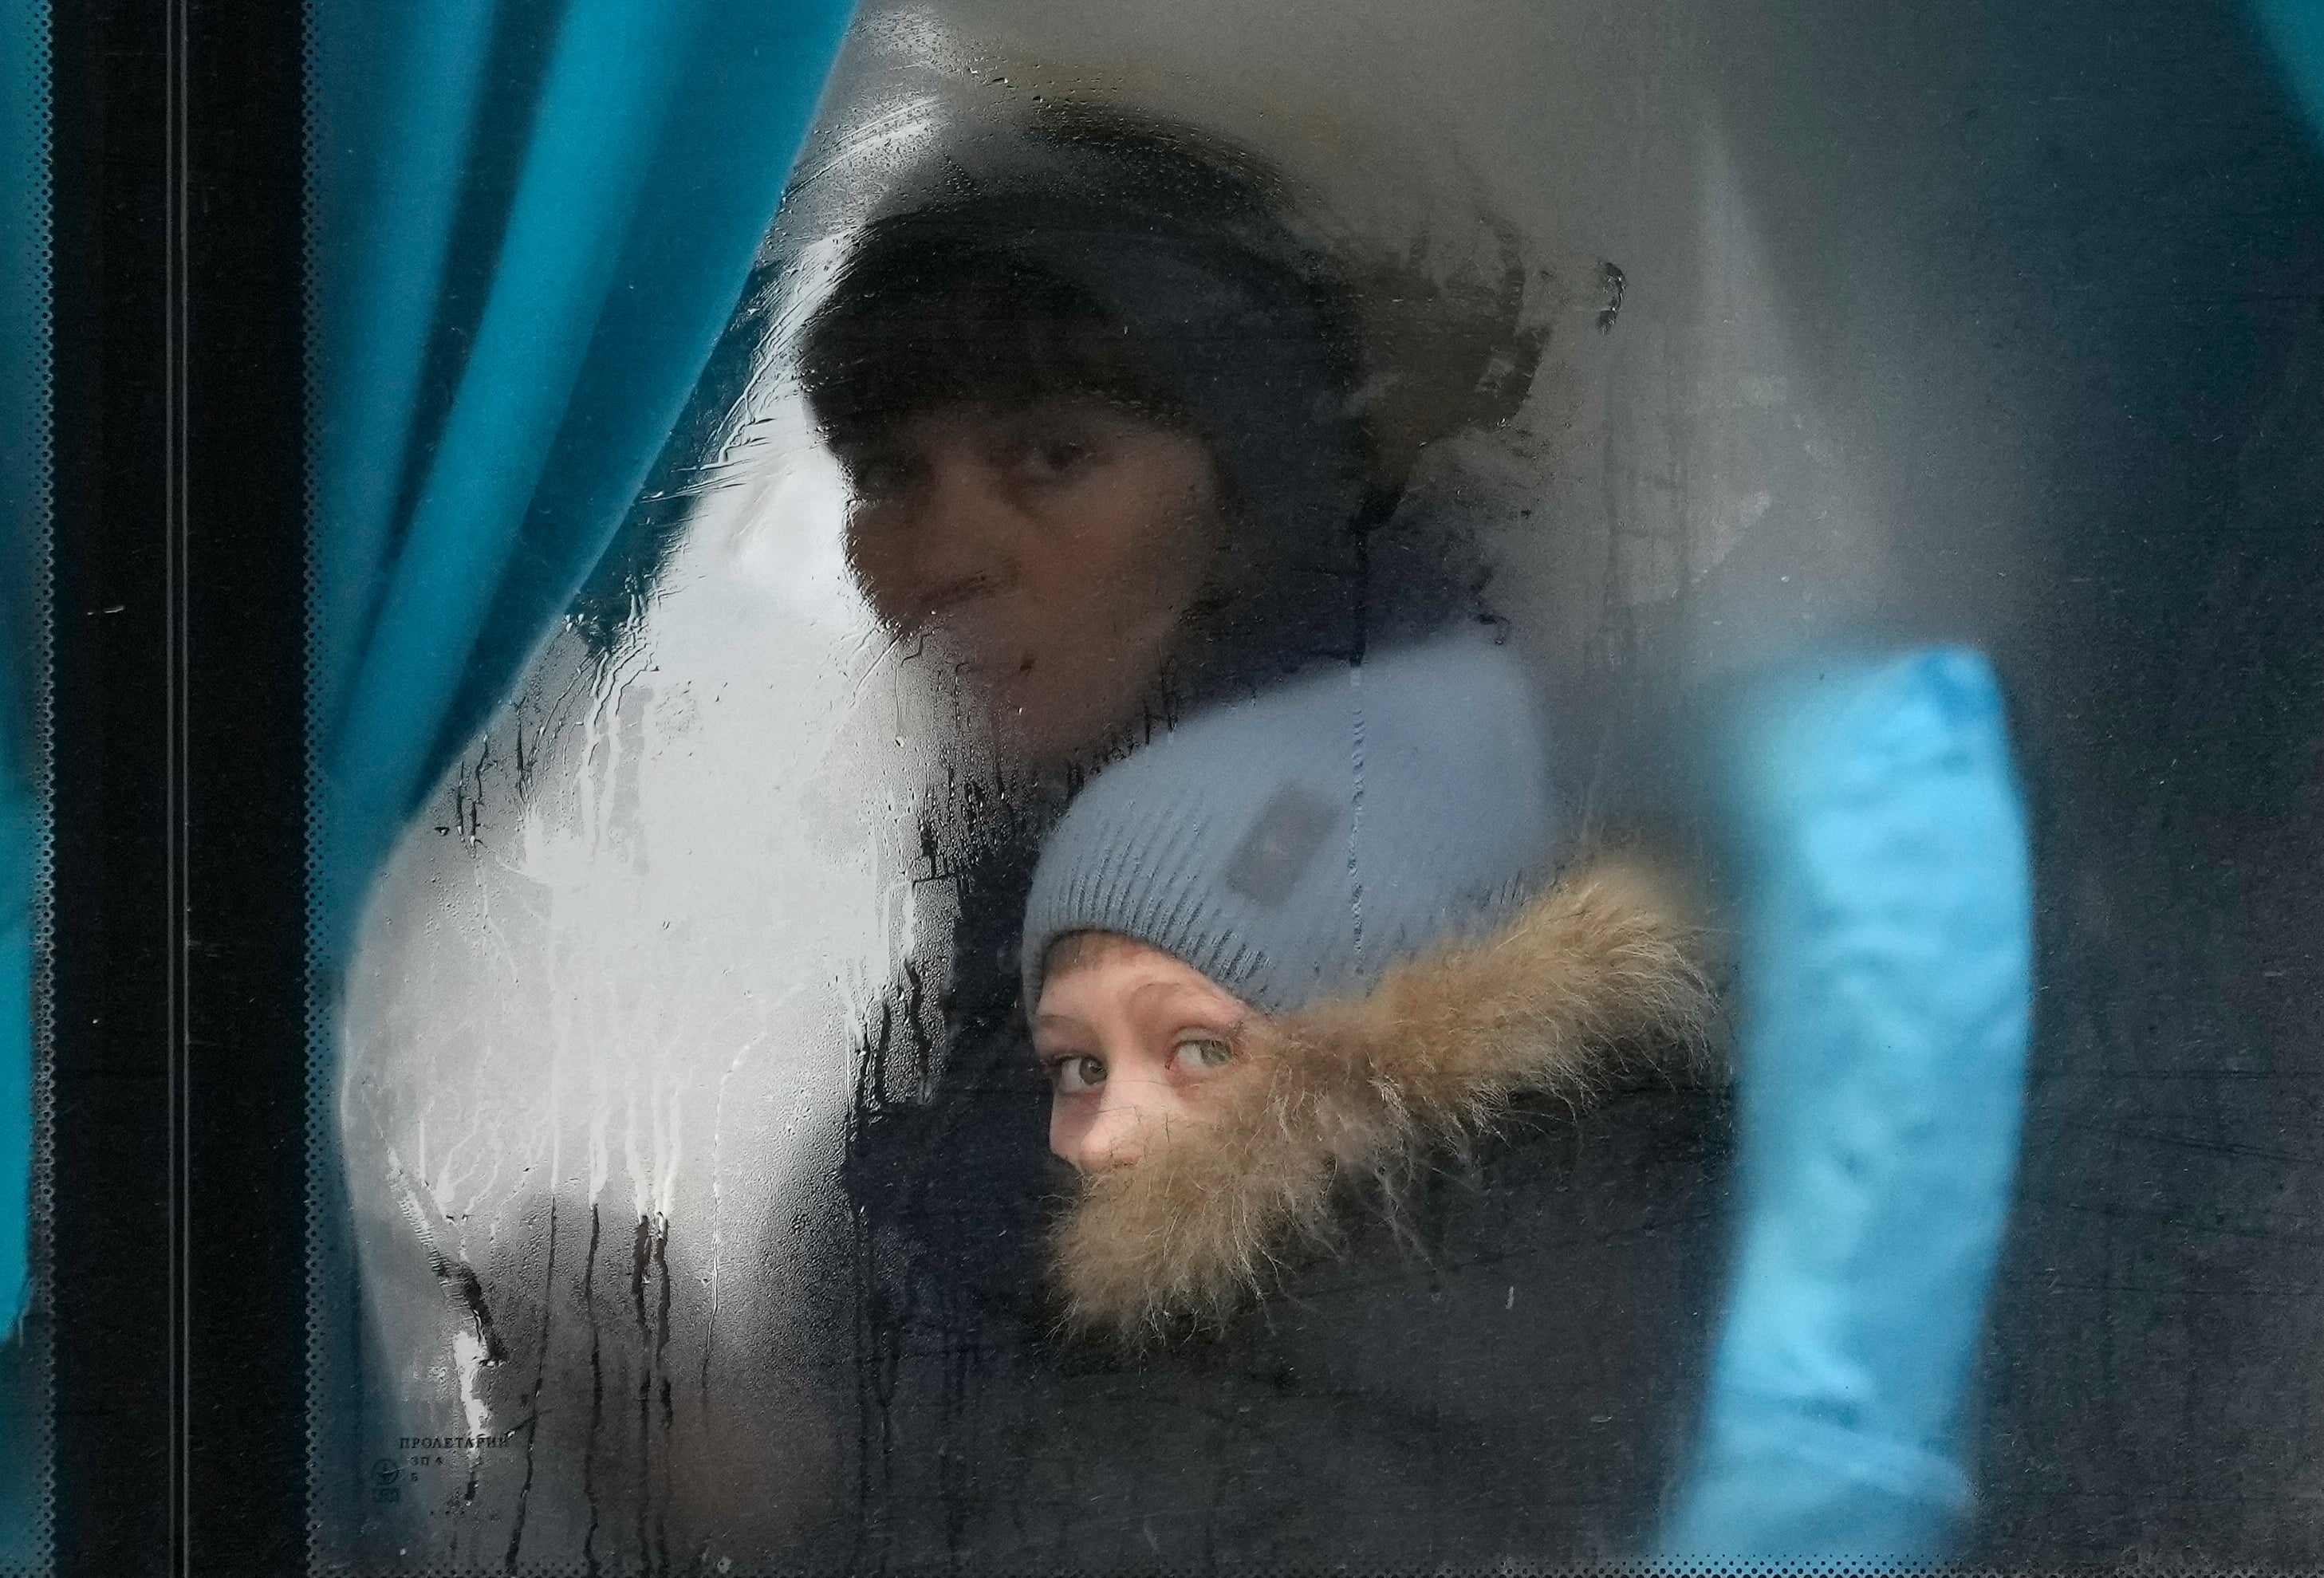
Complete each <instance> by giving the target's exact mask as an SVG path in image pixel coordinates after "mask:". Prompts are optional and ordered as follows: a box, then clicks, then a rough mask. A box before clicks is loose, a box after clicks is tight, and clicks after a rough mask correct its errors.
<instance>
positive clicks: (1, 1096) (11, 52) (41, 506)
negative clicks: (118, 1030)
mask: <svg viewBox="0 0 2324 1578" xmlns="http://www.w3.org/2000/svg"><path fill="white" fill-rule="evenodd" d="M48 29H49V8H48V5H47V0H0V529H4V530H0V1336H5V1335H7V1334H9V1333H13V1332H14V1329H15V1327H16V1325H17V1324H18V1323H19V1322H20V1321H21V1320H22V1319H23V1315H24V1311H25V1308H26V1305H27V1302H28V1300H29V1298H30V1296H31V1291H32V1285H31V1271H30V1266H29V1263H28V1259H27V1257H28V1252H29V1249H30V1243H31V1220H32V1132H33V1112H32V1054H33V1020H32V1012H33V1010H32V946H33V937H32V922H33V901H34V896H35V892H36V887H37V877H38V870H39V862H40V852H41V845H42V827H43V826H44V810H43V807H42V805H41V803H40V798H39V782H38V773H37V762H38V751H39V747H38V743H37V742H38V740H39V734H40V729H39V711H40V708H39V695H40V672H41V665H42V662H43V661H44V660H45V659H44V655H43V650H42V649H43V640H44V638H43V632H44V629H45V623H46V622H45V618H44V609H43V606H42V604H43V596H42V590H41V588H42V581H43V578H44V568H43V567H45V565H46V564H47V555H48V532H49V349H48V347H49V290H48V286H49V262H48V259H49V220H48V214H49V161H48V102H49V83H48V75H49V72H48V67H49V47H48Z"/></svg>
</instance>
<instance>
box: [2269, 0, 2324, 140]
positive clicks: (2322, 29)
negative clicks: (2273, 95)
mask: <svg viewBox="0 0 2324 1578" xmlns="http://www.w3.org/2000/svg"><path fill="white" fill-rule="evenodd" d="M2252 14H2253V15H2254V17H2255V18H2256V19H2257V21H2258V23H2259V26H2260V31H2261V32H2263V33H2264V34H2265V35H2266V37H2267V39H2268V42H2270V43H2272V44H2273V45H2274V47H2275V55H2276V59H2277V60H2279V61H2280V62H2282V66H2283V70H2284V75H2285V77H2286V78H2289V80H2290V82H2291V84H2292V96H2293V97H2294V98H2295V99H2297V100H2298V102H2299V105H2300V107H2301V109H2303V110H2305V111H2306V112H2307V113H2308V124H2309V126H2310V129H2311V130H2312V131H2314V132H2315V134H2316V135H2317V136H2318V137H2319V139H2324V0H2253V5H2252Z"/></svg>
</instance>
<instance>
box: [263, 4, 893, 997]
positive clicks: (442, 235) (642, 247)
mask: <svg viewBox="0 0 2324 1578" xmlns="http://www.w3.org/2000/svg"><path fill="white" fill-rule="evenodd" d="M848 11H849V6H848V5H847V4H846V0H563V3H562V4H544V3H541V0H316V4H315V5H314V6H313V7H312V10H311V12H310V19H309V26H310V32H309V41H310V42H309V50H310V56H309V70H310V77H309V80H310V83H311V86H312V89H313V92H312V98H311V102H312V106H313V108H312V114H313V121H312V132H313V148H314V157H313V162H312V165H311V169H310V180H311V191H310V226H311V228H310V235H309V248H310V256H311V258H312V261H313V271H314V272H313V287H314V301H313V309H314V318H313V332H314V343H315V346H316V349H315V355H314V365H313V369H312V372H313V378H312V384H311V390H312V419H313V435H312V437H313V457H314V478H315V482H314V487H315V494H314V520H315V535H314V546H313V555H314V558H313V562H314V572H315V582H314V593H313V606H312V623H311V628H310V632H309V635H310V659H309V661H310V673H311V690H310V707H311V718H310V722H311V727H312V730H313V733H312V736H311V737H312V740H313V743H314V748H315V750H316V752H317V761H318V773H317V780H316V782H315V784H314V786H313V788H314V790H315V817H316V819H315V822H314V834H313V844H312V847H311V861H312V865H311V870H312V872H313V880H314V885H315V886H314V898H315V911H314V913H315V923H316V937H315V941H316V947H317V963H318V966H319V967H320V968H321V969H322V970H323V971H324V972H325V973H326V974H329V973H330V972H332V971H334V970H336V968H337V965H338V964H340V963H341V962H342V961H343V955H344V953H345V949H346V943H347V940H348V934H349V931H350V928H351V927H352V925H353V922H354V919H355V914H356V911H357V910H358V909H359V908H360V903H361V900H362V896H363V893H364V890H365V889H366V887H367V886H368V883H369V881H370V879H371V876H372V874H373V872H374V870H375V868H376V867H377V866H378V864H379V863H380V861H381V860H382V859H383V857H384V855H385V854H386V852H387V850H388V848H389V847H390V845H391V844H392V841H393V840H394V838H395V835H396V834H397V832H398V830H399V829H400V827H401V824H402V822H403V820H404V818H405V817H407V816H408V815H410V812H411V811H412V810H413V809H414V808H415V807H417V805H418V804H419V802H420V799H421V798H422V797H424V796H425V795H426V794H427V793H428V791H429V789H430V788H431V787H432V785H433V783H434V780H435V779H436V777H437V775H438V773H439V772H440V771H442V769H443V767H444V766H445V764H446V763H447V761H449V760H450V757H451V755H452V754H453V752H456V751H457V750H458V749H459V748H460V747H461V746H462V745H463V744H464V743H466V740H467V739H468V737H469V736H470V735H471V734H474V733H475V731H476V729H477V728H478V727H479V726H480V725H481V724H483V723H484V720H485V719H486V718H487V717H488V716H489V715H490V714H491V712H492V710H493V708H494V707H495V706H497V705H498V704H499V703H500V702H501V701H502V700H503V697H504V694H505V692H506V691H507V689H508V688H509V687H510V686H511V685H512V683H513V682H514V680H515V678H517V676H518V674H519V673H520V672H521V669H522V668H523V666H524V664H525V663H526V662H527V660H529V659H530V656H531V655H532V653H533V651H535V650H536V648H537V646H538V645H539V642H540V641H541V640H542V639H543V638H544V637H545V636H546V635H547V634H548V632H549V630H550V628H551V627H552V626H553V624H554V623H555V621H556V620H557V618H558V616H559V615H560V614H562V613H563V612H564V611H565V610H566V608H567V606H568V605H569V604H571V602H572V600H573V597H574V595H575V594H576V592H577V591H578V590H579V588H580V586H581V585H582V582H583V579H584V578H585V577H586V575H587V574H588V572H589V570H590V568H592V567H593V566H594V565H595V562H596V561H597V559H598V558H599V557H600V556H601V555H602V554H603V552H604V549H605V545H606V543H607V541H608V540H609V539H610V538H611V537H612V536H613V532H614V531H615V529H616V527H618V526H619V524H620V523H621V521H622V518H623V516H624V514H625V513H626V512H628V510H629V508H630V506H631V504H632V502H633V501H634V500H635V498H636V496H637V494H638V492H639V490H640V488H641V486H642V484H643V483H644V481H645V478H646V475H647V473H648V471H649V469H650V467H651V466H652V465H653V463H654V461H655V460H656V458H657V457H659V455H660V452H661V450H662V448H663V446H664V444H665V443H666V442H667V440H668V439H669V435H670V431H671V429H672V427H673V426H674V425H675V424H676V422H677V420H678V415H679V413H680V411H681V409H682V408H683V406H684V405H685V402H686V401H687V395H688V394H689V392H691V391H692V389H693V387H694V384H695V382H696V378H697V377H698V376H699V374H700V373H701V371H702V367H703V365H704V363H705V360H706V359H707V358H708V355H709V354H710V350H711V347H712V345H713V343H714V342H715V340H716V339H717V337H718V335H719V333H720V331H721V330H722V329H723V328H724V327H725V324H726V322H727V319H728V318H729V317H730V316H731V314H732V313H733V309H734V307H735V304H736V301H737V299H738V298H739V297H740V295H741V292H742V285H743V281H744V279H745V277H746V275H747V273H748V272H749V270H750V267H751V263H752V258H753V256H754V254H756V252H757V249H758V247H759V245H760V243H761V240H762V239H763V237H764V235H765V234H766V231H767V226H768V224H769V222H770V219H771V218H772V217H773V214H774V210H775V207H776V204H777V202H778V200H779V198H780V197H781V195H782V189H783V185H784V182H785V180H787V178H788V174H789V171H790V165H791V161H792V159H793V158H794V156H795V155H796V153H797V152H798V146H799V143H800V142H801V139H802V138H803V136H804V135H805V133H806V129H807V123H808V120H809V117H810V116H811V115H812V114H813V112H814V109H815V106H816V98H817V97H818V95H819V94H820V92H821V90H822V87H823V81H824V78H825V74H826V73H827V71H828V69H829V68H830V65H831V62H832V60H833V58H834V56H835V54H836V52H837V50H838V46H839V41H840V37H841V34H842V32H844V28H845V25H846V21H847V15H848Z"/></svg>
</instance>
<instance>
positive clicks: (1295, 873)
mask: <svg viewBox="0 0 2324 1578" xmlns="http://www.w3.org/2000/svg"><path fill="white" fill-rule="evenodd" d="M1549 765H1550V764H1549V759H1548V750H1547V745H1546V743H1545V739H1544V730H1543V727H1542V720H1541V717H1540V715H1539V711H1538V708H1537V705H1536V703H1535V698H1534V695H1533V692H1532V688H1531V687H1530V685H1529V684H1528V682H1527V680H1526V676H1525V674H1524V671H1523V670H1522V669H1520V668H1519V667H1518V665H1517V660H1515V658H1514V657H1513V656H1512V655H1511V654H1510V653H1509V652H1508V651H1505V650H1504V649H1502V648H1501V647H1499V646H1497V645H1495V644H1494V642H1493V641H1492V639H1491V637H1490V635H1489V633H1488V632H1484V631H1482V630H1478V631H1475V632H1462V633H1460V634H1457V635H1453V636H1448V637H1441V638H1439V639H1437V640H1434V641H1429V642H1426V643H1424V644H1421V645H1418V646H1413V647H1407V648H1405V649H1402V650H1400V651H1389V652H1382V653H1378V654H1375V655H1373V656H1372V657H1370V658H1369V659H1368V660H1366V661H1365V662H1363V663H1362V664H1360V665H1358V666H1353V667H1351V666H1349V665H1346V664H1342V663H1333V664H1330V665H1327V666H1325V667H1323V669H1320V670H1317V671H1311V672H1309V673H1307V674H1305V675H1302V676H1300V677H1297V678H1293V679H1291V680H1289V681H1287V682H1286V683H1285V684H1283V685H1281V686H1279V687H1276V688H1274V689H1271V690H1269V691H1267V692H1265V693H1264V694H1262V695H1260V696H1259V697H1256V698H1254V699H1250V700H1247V701H1242V702H1237V703H1231V704H1229V705H1225V706H1218V707H1214V708H1213V709H1212V710H1210V711H1208V712H1205V713H1203V714H1201V715H1198V716H1196V717H1194V718H1193V719H1191V720H1189V721H1188V722H1186V723H1185V724H1181V725H1179V726H1178V727H1177V728H1176V729H1174V730H1172V731H1171V732H1170V733H1169V734H1165V735H1163V736H1161V737H1160V738H1158V739H1157V740H1155V741H1154V742H1153V743H1150V744H1148V745H1146V746H1143V747H1141V748H1140V749H1139V750H1138V751H1137V752H1133V753H1132V754H1130V756H1127V757H1125V758H1123V759H1122V760H1121V761H1118V762H1116V763H1114V764H1113V765H1112V766H1111V767H1108V768H1107V769H1105V770H1104V771H1102V772H1100V773H1099V774H1098V775H1097V776H1096V777H1095V778H1093V780H1091V781H1090V783H1089V784H1088V786H1087V787H1086V788H1084V789H1083V790H1082V792H1081V794H1080V796H1079V797H1078V798H1075V799H1074V803H1073V805H1072V807H1070V808H1069V809H1068V810H1067V811H1066V813H1065V817H1064V818H1063V820H1062V821H1060V822H1059V824H1058V826H1057V828H1056V832H1055V833H1053V834H1052V835H1050V838H1049V841H1048V843H1047V844H1046V845H1045V846H1044V847H1043V849H1042V852H1041V858H1040V863H1039V864H1038V865H1037V867H1036V869H1035V871H1034V874H1033V887H1032V893H1031V896H1030V898H1029V899H1028V902H1027V905H1026V914H1025V934H1024V954H1023V967H1024V974H1025V1001H1026V1002H1027V1003H1028V1005H1030V1004H1033V1003H1036V1002H1037V1001H1040V991H1041V967H1042V963H1043V960H1044V958H1045V957H1046V955H1047V953H1048V949H1049V945H1050V944H1052V943H1053V942H1055V941H1056V939H1057V938H1059V937H1064V936H1065V935H1066V934H1067V933H1069V932H1075V931H1111V932H1119V933H1120V934H1121V935H1123V936H1126V937H1135V938H1137V939H1138V940H1139V941H1140V942H1145V943H1148V944H1151V945H1152V946H1155V947H1157V948H1160V949H1162V950H1163V951H1164V952H1166V953H1168V954H1171V955H1175V956H1176V957H1177V958H1180V959H1183V960H1185V962H1186V963H1187V964H1191V965H1193V966H1194V968H1195V969H1197V970H1200V971H1201V972H1202V973H1203V974H1204V975H1207V976H1208V977H1210V979H1211V980H1213V982H1215V983H1218V984H1219V985H1221V986H1222V987H1224V988H1226V989H1227V990H1228V991H1230V992H1233V993H1234V994H1235V995H1236V996H1238V997H1240V998H1241V999H1242V1000H1243V1001H1246V1002H1249V1003H1250V1004H1251V1005H1252V1006H1253V1007H1255V1008H1257V1009H1258V1010H1260V1011H1261V1012H1263V1013H1267V1014H1283V1013H1289V1012H1292V1011H1294V1010H1297V1009H1299V1008H1302V1007H1304V1006H1305V1005H1306V1004H1308V1003H1310V1002H1314V1001H1318V1000H1320V999H1323V998H1329V997H1337V996H1352V995H1357V994H1360V993H1361V992H1364V991H1366V990H1368V989H1369V987H1370V986H1371V985H1373V984H1374V983H1376V982H1377V981H1378V980H1379V976H1380V974H1381V972H1383V971H1384V970H1386V969H1387V968H1388V965H1389V964H1392V963H1394V962H1395V961H1397V960H1398V959H1402V958H1406V957H1408V956H1410V955H1413V954H1416V953H1418V952H1420V951H1421V950H1423V949H1425V948H1426V947H1428V946H1431V945H1433V944H1435V943H1437V942H1441V941H1445V940H1449V939H1451V938H1452V937H1458V936H1462V935H1468V934H1471V933H1473V932H1474V931H1476V930H1478V929H1480V928H1482V927H1485V926H1488V925H1489V924H1490V923H1491V922H1493V921H1495V920H1497V919H1499V918H1506V916H1507V915H1508V912H1509V911H1510V910H1511V909H1514V908H1515V906H1516V904H1517V902H1518V901H1519V900H1521V899H1522V898H1523V897H1524V896H1525V894H1526V892H1527V891H1528V890H1529V889H1530V888H1531V886H1532V885H1533V883H1534V882H1535V881H1536V880H1537V879H1538V878H1540V877H1542V876H1544V875H1545V874H1547V872H1548V871H1549V869H1550V868H1551V866H1552V865H1553V864H1554V854H1555V851H1554V847H1553V844H1554V835H1555V828H1554V817H1553V810H1554V807H1553V804H1552V796H1551V790H1550V771H1549Z"/></svg>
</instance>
